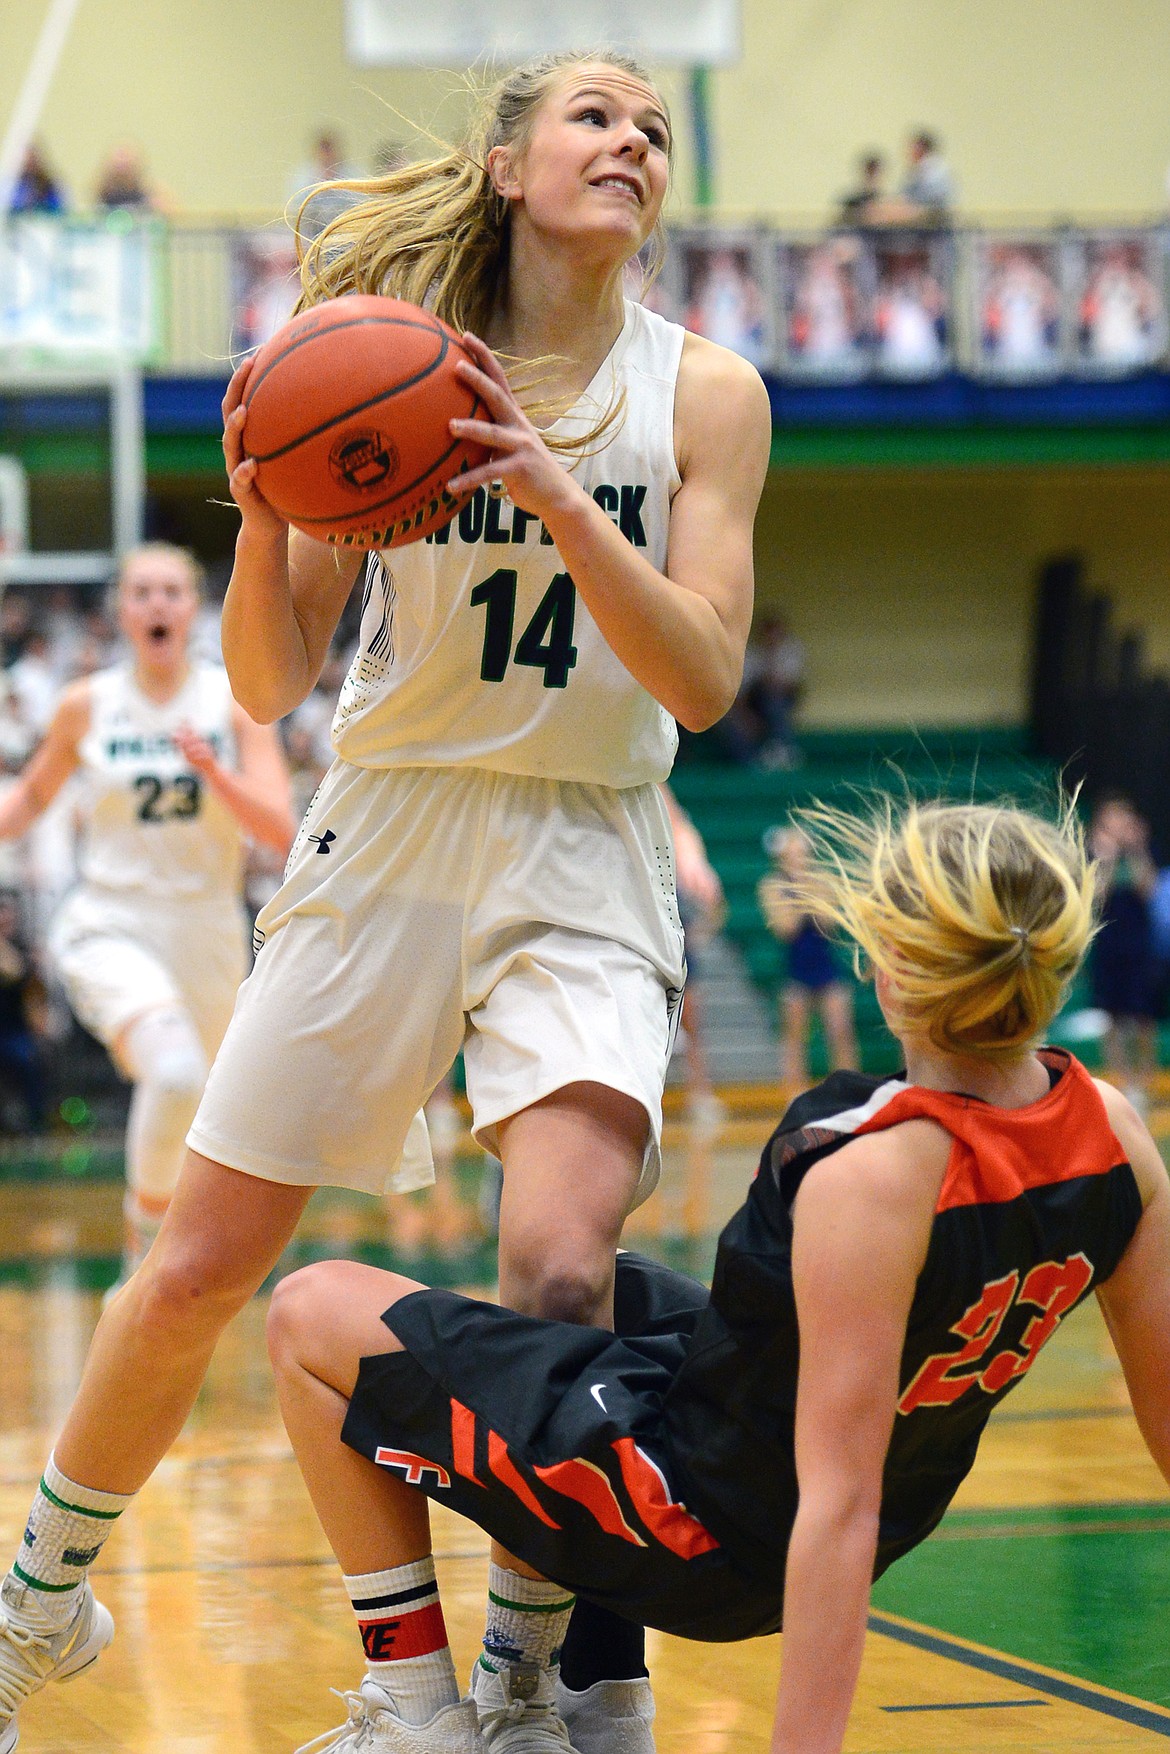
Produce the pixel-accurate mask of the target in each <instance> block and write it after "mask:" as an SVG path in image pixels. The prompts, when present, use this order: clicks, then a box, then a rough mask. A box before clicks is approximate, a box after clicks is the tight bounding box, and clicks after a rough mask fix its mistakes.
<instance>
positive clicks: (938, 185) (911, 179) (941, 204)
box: [902, 128, 955, 225]
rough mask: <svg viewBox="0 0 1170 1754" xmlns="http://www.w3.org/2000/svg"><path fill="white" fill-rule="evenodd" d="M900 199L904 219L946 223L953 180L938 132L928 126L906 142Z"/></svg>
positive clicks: (952, 195)
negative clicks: (904, 170)
mask: <svg viewBox="0 0 1170 1754" xmlns="http://www.w3.org/2000/svg"><path fill="white" fill-rule="evenodd" d="M902 200H903V202H904V204H905V207H906V213H905V214H904V215H903V223H908V224H916V225H946V224H948V223H949V221H950V218H951V212H952V209H953V207H954V204H955V182H954V178H953V176H952V175H951V168H950V166H949V165H948V163H947V161H946V159H945V158H944V157H943V155H942V145H941V142H940V140H939V138H938V135H937V134H932V133H931V132H930V131H929V129H926V128H921V129H919V131H918V132H917V133H916V134H911V136H910V139H909V141H908V142H907V145H906V175H905V177H904V178H903V180H902Z"/></svg>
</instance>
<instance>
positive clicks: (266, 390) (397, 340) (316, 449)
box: [243, 293, 488, 548]
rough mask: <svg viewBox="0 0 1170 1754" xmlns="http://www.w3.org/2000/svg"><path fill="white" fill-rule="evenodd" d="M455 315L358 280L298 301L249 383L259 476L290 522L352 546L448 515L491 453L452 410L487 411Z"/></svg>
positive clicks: (395, 539)
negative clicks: (366, 289)
mask: <svg viewBox="0 0 1170 1754" xmlns="http://www.w3.org/2000/svg"><path fill="white" fill-rule="evenodd" d="M469 357H470V356H469V355H468V353H467V351H466V349H465V348H464V346H463V343H462V342H461V341H460V339H459V337H458V335H456V333H455V331H454V330H453V329H450V328H448V326H447V324H446V323H443V322H441V321H440V320H439V318H438V317H435V316H432V315H431V313H430V312H429V311H424V310H421V309H420V308H419V307H418V306H417V305H412V304H406V303H405V302H404V301H403V300H401V299H396V298H375V297H373V296H372V295H368V294H364V293H358V294H354V295H353V296H351V297H348V298H336V299H329V300H327V301H326V302H325V303H324V304H319V305H314V306H313V308H312V309H311V310H308V311H302V312H301V313H300V315H299V316H296V317H294V318H293V319H292V321H291V322H288V323H286V324H285V325H284V327H283V328H282V329H279V330H278V331H277V333H276V334H275V335H274V336H273V337H272V340H271V341H268V342H266V343H265V345H264V346H263V347H262V348H261V349H260V351H259V352H258V353H257V355H256V357H255V359H254V361H253V363H252V370H251V372H250V373H249V375H248V381H247V386H246V390H245V395H244V404H245V407H246V410H247V413H246V417H245V421H244V434H243V438H244V451H245V454H246V455H247V456H249V457H252V458H254V459H255V462H256V477H255V480H256V486H257V487H258V488H259V490H260V492H261V493H262V494H263V496H264V498H265V499H266V500H267V501H268V503H269V505H271V506H272V508H273V510H274V511H276V512H277V513H279V515H280V516H281V517H282V518H284V519H285V520H286V521H287V522H288V523H290V524H293V525H295V526H296V528H297V529H298V530H303V531H304V532H305V534H306V535H308V536H315V537H316V538H317V540H318V541H320V542H333V543H336V544H337V545H338V546H340V547H345V548H397V547H400V546H401V545H402V544H403V543H406V542H417V541H418V540H419V539H420V538H421V537H423V536H427V535H429V534H430V532H431V531H432V530H438V529H441V528H442V526H443V525H444V524H446V523H449V522H450V520H451V519H452V518H453V517H454V516H455V514H456V512H458V510H459V508H460V506H461V505H463V504H464V503H465V500H466V499H467V498H469V497H470V496H469V495H466V494H465V495H462V496H456V495H453V494H451V493H449V492H448V490H447V483H448V481H450V480H452V479H453V478H454V477H455V476H456V475H459V474H461V473H462V472H463V471H465V470H468V469H474V468H476V467H477V466H478V465H479V464H480V463H483V462H484V461H485V460H486V458H487V456H488V452H487V451H486V450H485V449H484V448H483V446H482V445H478V444H474V443H472V442H471V441H469V440H467V439H456V438H452V436H451V429H450V425H449V422H450V421H451V420H453V419H456V418H460V419H464V420H469V419H470V420H474V419H480V418H485V417H487V416H486V411H485V410H484V406H483V403H482V402H481V401H480V398H479V397H478V396H477V395H476V393H475V391H474V390H471V389H469V388H468V387H467V386H466V385H465V384H463V383H461V382H460V380H459V379H458V377H457V376H456V375H455V367H456V366H457V364H458V363H459V361H460V360H461V359H468V358H469Z"/></svg>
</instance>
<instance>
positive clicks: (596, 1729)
mask: <svg viewBox="0 0 1170 1754" xmlns="http://www.w3.org/2000/svg"><path fill="white" fill-rule="evenodd" d="M557 1712H558V1714H559V1715H560V1717H561V1719H562V1720H563V1722H564V1725H565V1728H566V1729H567V1730H568V1732H569V1740H570V1741H571V1742H572V1744H573V1747H574V1748H575V1749H576V1750H577V1754H654V1731H653V1728H652V1727H651V1726H652V1725H653V1723H654V1695H653V1693H652V1692H651V1691H650V1682H649V1680H648V1679H647V1678H646V1677H645V1676H641V1677H640V1678H639V1679H637V1680H634V1681H595V1682H594V1683H593V1686H592V1687H586V1688H584V1689H583V1691H582V1692H580V1693H574V1692H573V1690H572V1688H571V1687H566V1686H565V1684H564V1682H563V1681H560V1680H558V1682H557Z"/></svg>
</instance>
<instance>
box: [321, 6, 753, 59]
mask: <svg viewBox="0 0 1170 1754" xmlns="http://www.w3.org/2000/svg"><path fill="white" fill-rule="evenodd" d="M345 35H346V48H347V51H348V54H349V57H350V60H351V61H355V62H356V63H358V65H359V66H364V67H466V66H469V65H471V64H472V63H473V62H476V61H482V60H496V61H517V60H523V59H525V58H526V57H527V56H529V55H536V54H542V53H546V52H550V51H557V50H563V49H578V48H589V47H591V46H592V45H594V44H599V45H600V44H604V45H605V46H606V47H607V48H614V49H618V48H621V49H631V50H634V51H635V52H636V53H638V54H640V55H641V56H642V57H643V58H644V59H645V60H647V61H650V62H652V63H654V64H656V65H658V66H684V67H700V66H706V67H726V66H728V65H730V64H731V63H732V62H734V61H737V60H738V59H739V56H740V52H741V50H740V0H639V4H638V5H637V6H636V7H633V6H631V5H630V4H629V0H551V3H550V0H491V3H490V4H484V0H430V3H429V4H428V5H427V6H425V7H419V6H418V5H416V4H411V3H409V0H346V4H345Z"/></svg>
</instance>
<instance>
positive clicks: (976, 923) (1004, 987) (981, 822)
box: [791, 797, 1095, 1058]
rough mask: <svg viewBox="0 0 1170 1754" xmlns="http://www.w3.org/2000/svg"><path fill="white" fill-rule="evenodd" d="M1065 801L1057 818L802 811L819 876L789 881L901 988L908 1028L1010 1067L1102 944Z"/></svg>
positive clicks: (948, 807) (992, 809)
mask: <svg viewBox="0 0 1170 1754" xmlns="http://www.w3.org/2000/svg"><path fill="white" fill-rule="evenodd" d="M1075 804H1076V800H1075V798H1073V799H1064V800H1062V802H1061V805H1060V809H1059V814H1058V816H1057V819H1056V820H1055V821H1051V822H1050V821H1045V820H1044V819H1043V818H1041V817H1039V816H1035V815H1032V814H1030V813H1029V812H1027V811H1025V810H1021V809H1019V808H1018V807H1016V806H1015V805H1012V804H1007V803H1004V804H946V803H925V804H920V803H914V802H910V803H907V804H906V805H905V806H901V807H899V808H895V805H894V803H893V801H892V800H891V799H890V798H888V797H885V798H882V799H881V800H880V802H879V803H878V804H877V806H876V807H875V808H874V809H872V810H871V811H870V812H869V814H868V815H863V816H860V817H859V816H853V815H850V814H849V813H848V812H847V811H844V810H839V809H835V808H832V807H830V806H828V805H820V804H817V805H813V806H811V807H810V808H808V809H806V810H801V811H798V812H797V817H798V819H799V821H800V824H801V827H802V828H803V829H804V831H805V833H806V834H807V835H808V837H809V840H810V842H811V846H812V854H813V868H812V870H811V871H810V873H809V875H808V876H807V878H797V879H796V880H795V881H794V883H793V884H792V885H791V887H792V888H793V890H794V891H796V892H798V893H797V894H796V897H795V899H796V900H797V901H798V902H799V904H800V905H801V906H802V907H803V908H804V909H805V910H806V911H807V912H809V913H810V914H812V915H813V916H814V918H817V919H818V920H820V921H821V922H822V923H823V924H824V925H825V926H827V927H835V928H837V929H838V930H840V931H842V932H844V933H846V934H847V935H848V936H849V937H850V938H852V940H853V942H854V945H855V964H856V966H857V968H858V972H860V971H861V966H862V958H863V957H864V959H865V961H866V962H867V963H868V964H869V966H870V968H872V969H873V970H875V971H879V972H881V973H883V974H884V975H886V976H887V977H888V979H889V982H890V988H891V992H890V998H889V1007H890V1010H891V1023H892V1024H893V1026H894V1028H895V1030H896V1032H898V1033H905V1034H909V1035H919V1036H925V1037H926V1038H927V1040H929V1042H930V1043H931V1045H932V1046H933V1047H935V1048H936V1049H937V1050H939V1051H940V1052H942V1053H947V1054H961V1055H976V1056H984V1057H987V1058H998V1057H1004V1056H1009V1055H1012V1054H1018V1053H1021V1052H1023V1051H1024V1050H1026V1049H1027V1048H1028V1047H1029V1046H1031V1045H1032V1044H1033V1043H1035V1042H1036V1040H1037V1039H1038V1038H1039V1037H1041V1036H1042V1035H1043V1033H1044V1031H1045V1030H1046V1029H1047V1028H1048V1025H1049V1024H1050V1023H1051V1021H1052V1019H1053V1017H1054V1016H1055V1015H1056V1013H1057V1011H1058V1010H1059V1009H1060V1005H1061V1001H1062V1000H1063V998H1064V995H1065V992H1066V991H1067V988H1068V985H1069V982H1070V981H1071V980H1072V978H1073V976H1074V974H1075V973H1076V971H1077V968H1078V967H1079V966H1080V963H1081V961H1082V959H1083V957H1084V955H1085V952H1086V950H1087V949H1088V946H1089V942H1090V940H1091V938H1092V936H1093V931H1094V924H1093V902H1094V887H1095V878H1094V867H1093V866H1092V864H1091V863H1090V861H1089V859H1088V856H1087V854H1086V851H1085V843H1084V836H1083V833H1082V831H1081V827H1080V824H1079V822H1078V821H1077V818H1076V814H1075Z"/></svg>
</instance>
